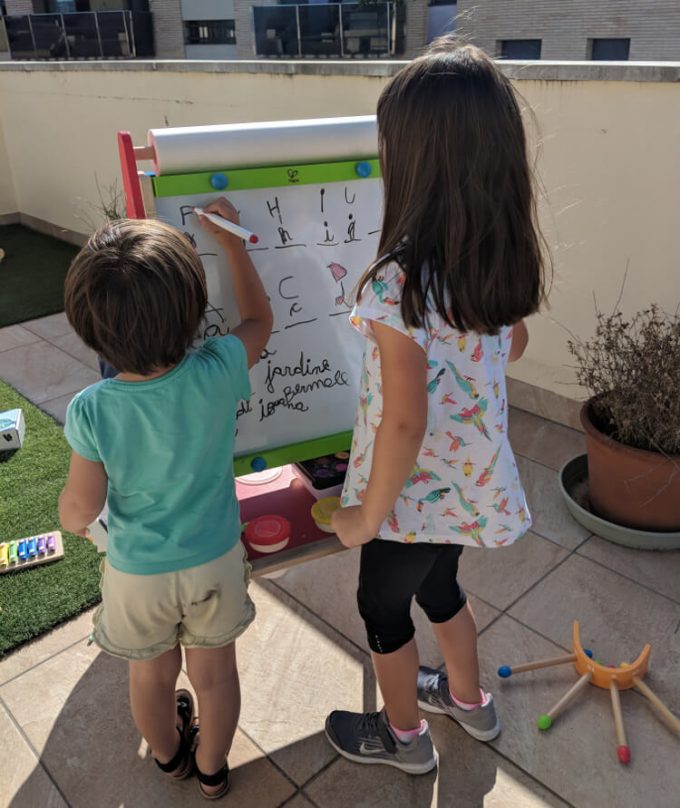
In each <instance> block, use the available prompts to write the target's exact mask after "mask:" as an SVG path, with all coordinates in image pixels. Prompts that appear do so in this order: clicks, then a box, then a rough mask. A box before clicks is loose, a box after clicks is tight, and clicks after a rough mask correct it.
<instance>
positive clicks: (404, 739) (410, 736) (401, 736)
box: [390, 721, 423, 743]
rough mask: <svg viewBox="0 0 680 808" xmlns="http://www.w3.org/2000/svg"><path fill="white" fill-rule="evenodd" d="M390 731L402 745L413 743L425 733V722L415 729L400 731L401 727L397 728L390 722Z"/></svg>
mask: <svg viewBox="0 0 680 808" xmlns="http://www.w3.org/2000/svg"><path fill="white" fill-rule="evenodd" d="M390 729H391V730H392V732H393V733H394V734H395V736H396V738H397V740H399V741H401V743H411V741H413V740H415V739H416V738H417V737H418V736H419V735H420V733H421V732H422V731H423V722H422V721H421V722H420V724H418V726H417V727H416V728H415V729H399V727H395V726H394V724H393V723H392V722H390Z"/></svg>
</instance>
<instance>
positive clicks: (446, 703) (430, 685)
mask: <svg viewBox="0 0 680 808" xmlns="http://www.w3.org/2000/svg"><path fill="white" fill-rule="evenodd" d="M487 695H488V701H487V703H486V704H485V705H484V706H483V707H475V709H474V710H461V709H460V707H457V706H456V705H455V704H454V703H453V701H452V700H451V695H450V693H449V677H448V676H447V675H446V674H445V673H442V672H441V671H438V670H435V669H434V668H426V667H421V668H420V670H419V671H418V704H419V705H420V707H421V709H423V710H426V711H427V712H428V713H443V714H444V715H448V716H449V718H453V720H454V721H457V722H458V723H459V724H460V725H461V727H462V728H463V729H464V730H465V731H466V732H467V733H468V734H469V735H472V737H473V738H476V739H477V740H478V741H493V739H494V738H496V737H497V736H498V734H499V733H500V731H501V723H500V721H499V720H498V716H497V715H496V708H495V707H494V703H493V696H492V695H491V694H490V693H489V694H487Z"/></svg>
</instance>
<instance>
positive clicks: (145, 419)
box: [64, 336, 251, 575]
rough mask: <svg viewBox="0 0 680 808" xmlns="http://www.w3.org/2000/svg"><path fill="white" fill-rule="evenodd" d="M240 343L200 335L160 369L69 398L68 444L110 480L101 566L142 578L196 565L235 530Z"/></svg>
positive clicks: (246, 390)
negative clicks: (197, 345) (170, 365)
mask: <svg viewBox="0 0 680 808" xmlns="http://www.w3.org/2000/svg"><path fill="white" fill-rule="evenodd" d="M250 394H251V393H250V381H249V378H248V364H247V358H246V352H245V347H244V345H243V343H242V342H241V341H240V340H239V339H238V337H234V336H226V337H214V338H211V339H208V340H207V341H206V342H205V343H204V344H203V345H202V346H201V347H200V348H198V349H197V350H192V351H190V352H189V353H187V355H186V356H185V357H184V359H183V360H182V361H181V362H180V363H179V364H178V365H177V366H176V367H174V368H173V369H172V370H171V371H169V372H168V373H166V374H165V375H164V376H160V377H158V378H156V379H152V380H150V381H146V382H125V381H118V380H117V379H104V380H103V381H100V382H97V384H93V385H91V386H90V387H87V388H86V389H85V390H83V391H82V392H81V393H79V394H78V395H77V396H76V397H75V398H74V399H73V401H71V403H70V404H69V407H68V411H67V413H66V426H65V427H64V433H65V435H66V439H67V440H68V442H69V444H70V445H71V447H72V448H73V450H74V451H75V452H76V453H77V454H79V455H81V456H82V457H84V458H86V459H87V460H93V461H99V462H101V463H103V464H104V468H105V470H106V474H107V475H108V478H109V488H108V505H109V523H108V528H109V540H108V547H107V563H108V564H110V565H111V566H112V567H114V568H115V569H117V570H120V571H121V572H127V573H133V574H139V575H151V574H157V573H162V572H174V571H176V570H181V569H187V568H188V567H195V566H198V565H199V564H205V563H207V562H208V561H212V560H213V559H214V558H218V557H219V556H221V555H222V554H224V553H226V552H227V551H228V550H230V549H231V548H232V547H234V546H235V544H236V542H238V541H239V539H240V535H241V526H240V518H239V509H238V502H237V500H236V491H235V485H234V472H233V456H234V440H235V434H236V410H237V407H238V404H239V402H240V401H241V400H242V399H248V398H250Z"/></svg>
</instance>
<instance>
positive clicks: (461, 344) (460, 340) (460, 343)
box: [458, 334, 466, 353]
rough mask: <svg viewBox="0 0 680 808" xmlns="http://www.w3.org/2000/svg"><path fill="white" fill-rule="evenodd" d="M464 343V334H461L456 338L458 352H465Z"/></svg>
mask: <svg viewBox="0 0 680 808" xmlns="http://www.w3.org/2000/svg"><path fill="white" fill-rule="evenodd" d="M465 342H466V339H465V335H464V334H461V335H460V336H459V337H458V350H459V351H460V352H461V353H463V351H464V350H465Z"/></svg>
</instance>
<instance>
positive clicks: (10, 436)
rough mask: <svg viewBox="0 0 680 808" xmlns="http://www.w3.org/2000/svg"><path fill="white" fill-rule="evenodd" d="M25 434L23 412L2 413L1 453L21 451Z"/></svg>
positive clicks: (0, 428)
mask: <svg viewBox="0 0 680 808" xmlns="http://www.w3.org/2000/svg"><path fill="white" fill-rule="evenodd" d="M25 434H26V424H25V422H24V411H23V410H8V411H7V412H0V452H6V451H9V450H10V449H21V445H22V443H23V442H24V435H25Z"/></svg>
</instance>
